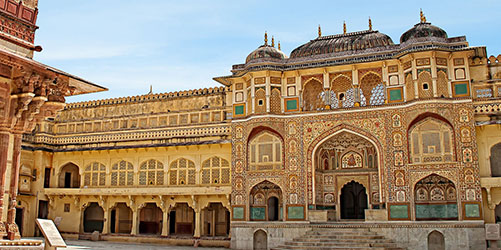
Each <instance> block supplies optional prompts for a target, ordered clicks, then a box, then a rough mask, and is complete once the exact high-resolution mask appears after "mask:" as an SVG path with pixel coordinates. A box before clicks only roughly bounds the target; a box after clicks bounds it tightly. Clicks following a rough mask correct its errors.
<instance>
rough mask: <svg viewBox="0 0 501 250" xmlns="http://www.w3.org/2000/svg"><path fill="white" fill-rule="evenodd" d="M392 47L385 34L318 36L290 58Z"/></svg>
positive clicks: (295, 50)
mask: <svg viewBox="0 0 501 250" xmlns="http://www.w3.org/2000/svg"><path fill="white" fill-rule="evenodd" d="M388 45H393V41H392V40H391V38H390V37H389V36H387V35H386V34H383V33H380V32H379V31H373V30H370V29H369V30H365V31H358V32H351V33H345V34H339V35H331V36H320V37H318V38H317V39H315V40H311V41H310V42H308V43H306V44H303V45H301V46H299V47H297V48H296V49H294V50H293V51H292V52H291V56H290V57H291V58H298V57H307V56H314V55H322V54H330V53H337V52H344V51H360V50H366V49H371V48H379V47H386V46H388Z"/></svg>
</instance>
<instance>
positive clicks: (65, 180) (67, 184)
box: [64, 172, 71, 188]
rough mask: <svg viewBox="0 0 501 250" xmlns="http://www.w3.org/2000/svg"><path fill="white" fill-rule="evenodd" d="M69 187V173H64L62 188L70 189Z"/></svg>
mask: <svg viewBox="0 0 501 250" xmlns="http://www.w3.org/2000/svg"><path fill="white" fill-rule="evenodd" d="M70 187H71V173H70V172H66V173H64V188H70Z"/></svg>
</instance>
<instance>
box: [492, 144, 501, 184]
mask: <svg viewBox="0 0 501 250" xmlns="http://www.w3.org/2000/svg"><path fill="white" fill-rule="evenodd" d="M489 163H490V164H489V168H490V170H491V176H492V177H500V176H501V142H498V143H496V144H494V145H492V146H491V147H490V148H489Z"/></svg>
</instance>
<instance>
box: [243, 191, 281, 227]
mask: <svg viewBox="0 0 501 250" xmlns="http://www.w3.org/2000/svg"><path fill="white" fill-rule="evenodd" d="M249 200H250V219H251V220H256V221H279V220H282V211H283V210H282V209H283V208H282V200H283V199H282V190H281V189H280V187H279V186H278V185H276V184H274V183H271V182H269V181H263V182H261V183H259V184H257V185H255V186H254V187H253V188H252V189H251V192H250V199H249Z"/></svg>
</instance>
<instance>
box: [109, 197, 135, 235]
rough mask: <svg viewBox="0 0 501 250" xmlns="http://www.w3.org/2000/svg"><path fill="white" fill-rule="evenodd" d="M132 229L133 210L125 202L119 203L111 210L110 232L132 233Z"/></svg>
mask: <svg viewBox="0 0 501 250" xmlns="http://www.w3.org/2000/svg"><path fill="white" fill-rule="evenodd" d="M131 229H132V210H131V209H130V208H129V207H128V206H127V204H126V203H125V202H120V203H118V204H117V205H116V206H115V207H114V208H113V209H111V211H110V232H111V233H116V234H130V233H131Z"/></svg>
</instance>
